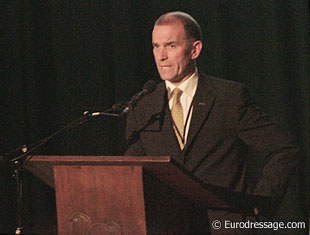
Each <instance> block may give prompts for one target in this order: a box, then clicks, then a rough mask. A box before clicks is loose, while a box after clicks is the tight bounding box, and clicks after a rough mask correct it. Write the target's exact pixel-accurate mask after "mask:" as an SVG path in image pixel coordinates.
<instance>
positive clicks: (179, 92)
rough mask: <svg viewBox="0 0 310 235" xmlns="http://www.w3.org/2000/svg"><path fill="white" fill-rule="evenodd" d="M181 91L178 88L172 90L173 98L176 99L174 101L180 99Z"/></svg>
mask: <svg viewBox="0 0 310 235" xmlns="http://www.w3.org/2000/svg"><path fill="white" fill-rule="evenodd" d="M182 93H183V91H182V90H180V89H179V88H177V87H176V88H174V90H173V97H174V98H175V99H176V100H179V99H180V96H181V95H182Z"/></svg>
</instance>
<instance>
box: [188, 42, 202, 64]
mask: <svg viewBox="0 0 310 235" xmlns="http://www.w3.org/2000/svg"><path fill="white" fill-rule="evenodd" d="M201 50H202V41H200V40H198V41H195V42H194V43H193V46H192V51H191V53H192V57H191V58H192V60H195V59H197V58H198V57H199V55H200V52H201Z"/></svg>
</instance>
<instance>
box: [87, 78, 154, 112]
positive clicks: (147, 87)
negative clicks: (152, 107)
mask: <svg viewBox="0 0 310 235" xmlns="http://www.w3.org/2000/svg"><path fill="white" fill-rule="evenodd" d="M156 86H157V84H156V82H155V81H154V80H150V81H148V82H146V83H145V84H144V86H143V89H142V91H140V92H138V93H136V94H135V95H134V96H133V97H132V98H131V99H130V101H128V102H119V103H116V104H114V105H113V106H112V107H111V108H109V109H107V110H105V111H103V112H93V113H90V112H88V111H85V112H84V115H85V116H87V117H97V116H115V117H119V116H123V115H124V114H127V113H128V112H129V111H130V110H131V109H133V108H134V107H135V106H136V105H137V103H138V102H139V101H140V100H141V99H142V98H143V97H144V96H145V95H148V94H151V93H152V92H153V91H155V89H156Z"/></svg>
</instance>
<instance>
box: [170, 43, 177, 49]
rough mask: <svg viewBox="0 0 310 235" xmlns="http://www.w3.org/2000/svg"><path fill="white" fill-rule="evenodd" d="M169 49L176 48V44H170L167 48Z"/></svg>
mask: <svg viewBox="0 0 310 235" xmlns="http://www.w3.org/2000/svg"><path fill="white" fill-rule="evenodd" d="M169 47H170V48H176V47H177V45H176V44H170V46H169Z"/></svg>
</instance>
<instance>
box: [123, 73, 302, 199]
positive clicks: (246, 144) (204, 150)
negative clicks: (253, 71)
mask: <svg viewBox="0 0 310 235" xmlns="http://www.w3.org/2000/svg"><path fill="white" fill-rule="evenodd" d="M127 140H128V148H127V151H126V153H125V155H128V156H133V155H135V156H137V155H138V156H140V155H149V156H167V155H168V156H172V157H173V158H175V160H176V161H178V162H179V163H180V164H182V165H183V166H184V167H185V168H186V169H187V170H188V171H189V172H191V173H193V174H194V175H195V176H197V177H198V178H199V179H201V180H202V181H203V182H205V183H210V184H213V185H218V186H222V187H225V188H228V189H231V190H233V191H238V192H248V189H247V186H246V183H245V179H244V172H245V168H246V164H247V155H248V151H249V149H251V150H253V151H255V152H257V153H259V156H260V157H262V160H263V161H265V162H266V164H265V167H264V170H263V175H262V177H261V178H260V180H259V181H258V183H257V185H255V190H254V191H253V192H252V193H253V194H255V195H262V196H269V197H272V199H273V201H275V202H278V201H279V199H280V198H281V197H282V196H283V194H284V192H285V189H286V186H287V182H288V178H289V176H290V175H291V174H292V172H293V171H294V169H295V168H296V165H297V163H298V158H297V151H298V150H297V147H296V146H295V145H294V143H293V141H292V139H291V138H290V136H289V135H288V134H287V133H286V132H285V131H284V130H283V129H281V127H280V126H279V124H278V123H276V122H274V121H272V120H271V119H270V118H269V116H268V115H266V114H265V113H263V112H262V110H261V109H260V108H259V107H258V106H257V105H256V104H255V102H254V101H253V100H252V99H251V97H250V96H249V93H248V91H247V89H246V87H245V86H244V85H242V84H240V83H237V82H233V81H227V80H222V79H217V78H213V77H209V76H205V75H199V82H198V87H197V91H196V94H195V97H194V100H193V114H192V119H191V123H190V128H189V134H188V138H187V143H186V146H185V148H184V150H183V151H181V150H180V148H179V146H178V142H177V138H176V136H175V134H174V131H173V128H172V118H171V114H170V110H169V107H168V101H167V94H166V89H165V84H164V83H161V84H159V85H158V86H157V88H156V90H155V91H154V92H153V93H152V94H150V95H149V96H147V97H145V98H144V99H143V100H141V102H140V103H139V104H138V105H137V106H136V107H135V109H133V110H132V112H131V113H130V114H129V115H128V118H127Z"/></svg>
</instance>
